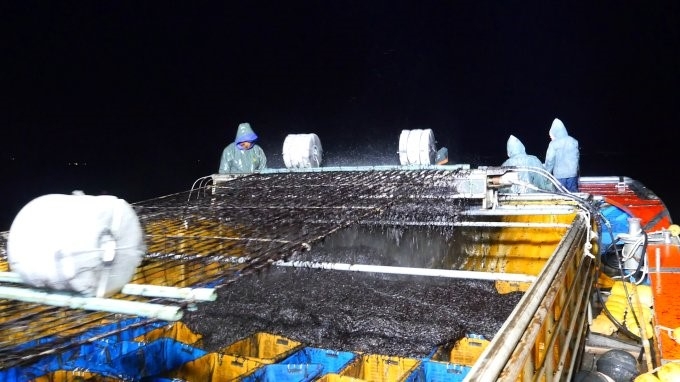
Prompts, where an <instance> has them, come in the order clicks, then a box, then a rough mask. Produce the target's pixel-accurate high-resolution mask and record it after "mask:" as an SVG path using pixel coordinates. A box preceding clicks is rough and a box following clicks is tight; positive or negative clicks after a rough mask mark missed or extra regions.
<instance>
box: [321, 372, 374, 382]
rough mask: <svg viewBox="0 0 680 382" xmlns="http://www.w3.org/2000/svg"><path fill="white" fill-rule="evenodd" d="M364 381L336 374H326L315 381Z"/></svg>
mask: <svg viewBox="0 0 680 382" xmlns="http://www.w3.org/2000/svg"><path fill="white" fill-rule="evenodd" d="M363 381H366V380H365V379H359V378H352V377H346V376H343V375H340V374H336V373H328V374H325V375H323V376H322V377H321V378H319V379H317V382H363Z"/></svg>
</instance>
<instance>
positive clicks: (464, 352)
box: [449, 337, 489, 366]
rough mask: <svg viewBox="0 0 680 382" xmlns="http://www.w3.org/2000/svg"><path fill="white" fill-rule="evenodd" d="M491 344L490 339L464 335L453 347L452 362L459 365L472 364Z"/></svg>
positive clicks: (450, 359)
mask: <svg viewBox="0 0 680 382" xmlns="http://www.w3.org/2000/svg"><path fill="white" fill-rule="evenodd" d="M487 346H489V341H487V340H485V339H483V338H478V337H463V338H461V339H460V340H459V341H458V342H456V345H455V346H454V347H453V349H451V355H450V358H449V362H450V363H455V364H457V365H463V366H472V365H474V364H475V362H477V359H478V358H479V356H480V355H481V354H482V352H483V351H484V349H486V347H487Z"/></svg>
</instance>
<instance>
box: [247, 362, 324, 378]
mask: <svg viewBox="0 0 680 382" xmlns="http://www.w3.org/2000/svg"><path fill="white" fill-rule="evenodd" d="M322 372H323V366H322V365H319V364H316V363H303V364H281V363H274V364H270V365H266V366H263V367H261V368H259V369H257V370H256V371H255V372H254V373H252V374H250V375H248V376H246V377H244V378H243V379H241V381H242V382H306V381H311V380H314V379H316V378H317V377H318V376H319V375H321V373H322Z"/></svg>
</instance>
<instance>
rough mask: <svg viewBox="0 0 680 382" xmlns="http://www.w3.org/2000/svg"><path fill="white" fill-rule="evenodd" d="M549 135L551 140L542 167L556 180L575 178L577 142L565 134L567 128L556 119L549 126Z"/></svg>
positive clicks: (577, 153) (577, 155) (576, 174)
mask: <svg viewBox="0 0 680 382" xmlns="http://www.w3.org/2000/svg"><path fill="white" fill-rule="evenodd" d="M550 134H551V135H552V137H553V140H552V141H551V142H550V144H549V145H548V151H547V152H546V154H545V164H544V165H543V166H544V167H545V169H546V170H547V171H549V172H551V173H552V174H553V175H554V176H555V178H557V179H565V178H573V177H577V176H578V170H579V165H578V162H579V146H578V141H577V140H576V139H574V138H573V137H571V136H570V135H569V134H568V133H567V128H566V127H564V124H563V123H562V121H560V120H559V119H557V118H555V120H554V121H553V123H552V126H550Z"/></svg>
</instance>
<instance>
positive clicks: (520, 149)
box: [507, 135, 527, 158]
mask: <svg viewBox="0 0 680 382" xmlns="http://www.w3.org/2000/svg"><path fill="white" fill-rule="evenodd" d="M507 147H508V158H511V157H513V156H515V155H519V154H526V153H527V151H526V148H525V147H524V144H523V143H522V141H520V140H519V139H517V137H515V136H514V135H510V138H508V146H507Z"/></svg>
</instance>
